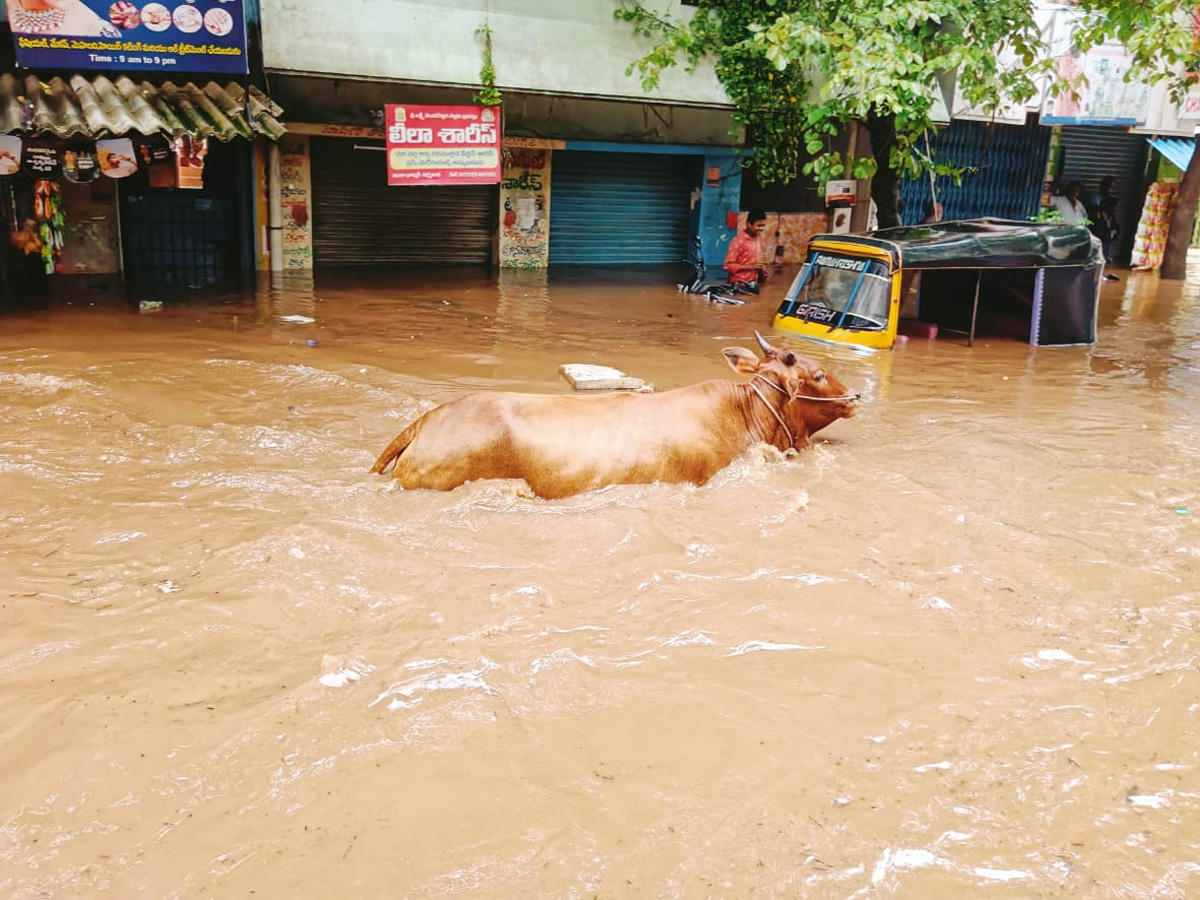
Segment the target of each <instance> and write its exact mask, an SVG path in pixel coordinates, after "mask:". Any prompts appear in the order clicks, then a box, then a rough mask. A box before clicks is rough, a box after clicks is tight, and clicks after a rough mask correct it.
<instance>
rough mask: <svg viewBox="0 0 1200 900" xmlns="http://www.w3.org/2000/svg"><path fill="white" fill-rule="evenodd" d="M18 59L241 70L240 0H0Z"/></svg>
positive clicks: (31, 63) (57, 64)
mask: <svg viewBox="0 0 1200 900" xmlns="http://www.w3.org/2000/svg"><path fill="white" fill-rule="evenodd" d="M5 2H6V4H7V9H8V21H9V25H11V26H12V33H13V43H15V44H16V48H17V65H19V66H24V67H25V68H30V69H34V68H42V69H77V70H88V69H121V70H125V71H143V72H144V71H179V72H228V73H237V74H245V73H246V72H248V71H249V67H248V65H247V61H246V15H245V10H244V8H243V3H244V0H167V2H166V3H165V4H164V3H157V2H156V3H143V2H142V0H132V2H131V0H116V2H113V0H69V2H65V3H64V2H55V3H53V4H47V3H45V2H41V0H38V2H33V0H5Z"/></svg>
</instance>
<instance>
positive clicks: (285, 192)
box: [279, 134, 313, 270]
mask: <svg viewBox="0 0 1200 900" xmlns="http://www.w3.org/2000/svg"><path fill="white" fill-rule="evenodd" d="M279 181H280V185H281V187H280V193H281V194H282V198H283V267H284V269H291V270H304V269H311V268H312V267H313V249H312V214H311V213H312V169H311V164H310V159H309V153H308V136H307V135H302V134H289V135H285V136H284V137H281V138H280V139H279Z"/></svg>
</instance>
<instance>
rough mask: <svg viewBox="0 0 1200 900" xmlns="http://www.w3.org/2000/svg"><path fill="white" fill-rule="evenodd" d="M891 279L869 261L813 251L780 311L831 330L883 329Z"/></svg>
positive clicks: (886, 316)
mask: <svg viewBox="0 0 1200 900" xmlns="http://www.w3.org/2000/svg"><path fill="white" fill-rule="evenodd" d="M890 303H891V278H890V277H889V275H888V270H887V266H885V265H884V264H883V263H881V262H879V261H877V260H873V259H863V258H861V257H853V256H841V255H839V254H834V253H827V252H825V251H821V250H814V251H813V252H812V253H811V254H809V257H808V262H807V263H805V265H804V268H803V269H801V270H800V273H799V274H798V275H797V276H796V280H795V281H793V282H792V286H791V287H790V288H789V289H788V293H787V297H786V298H785V301H784V307H783V309H781V312H784V313H785V314H786V315H791V316H795V317H797V318H799V319H803V320H806V321H809V322H820V323H821V324H825V325H829V326H830V327H831V328H853V329H857V330H859V331H876V330H879V331H881V330H883V329H885V328H887V324H888V311H889V306H890Z"/></svg>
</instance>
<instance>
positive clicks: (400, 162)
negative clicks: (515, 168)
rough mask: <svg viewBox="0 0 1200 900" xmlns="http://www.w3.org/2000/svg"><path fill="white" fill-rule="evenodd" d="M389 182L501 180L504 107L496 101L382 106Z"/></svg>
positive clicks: (473, 182)
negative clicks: (463, 104)
mask: <svg viewBox="0 0 1200 900" xmlns="http://www.w3.org/2000/svg"><path fill="white" fill-rule="evenodd" d="M384 113H385V115H386V119H385V123H386V124H385V127H386V129H387V170H388V184H393V185H394V184H499V183H500V168H501V167H500V110H499V109H498V108H497V107H494V106H409V105H407V104H405V105H401V104H398V103H389V104H387V105H386V107H385V108H384Z"/></svg>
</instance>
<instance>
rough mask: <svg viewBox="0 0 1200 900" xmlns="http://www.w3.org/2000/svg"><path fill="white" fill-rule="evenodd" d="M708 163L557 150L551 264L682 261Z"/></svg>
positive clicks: (694, 159) (553, 169)
mask: <svg viewBox="0 0 1200 900" xmlns="http://www.w3.org/2000/svg"><path fill="white" fill-rule="evenodd" d="M702 160H703V158H702V157H700V156H687V155H676V154H658V153H604V152H593V151H582V150H560V151H556V152H555V154H554V160H553V163H552V165H551V169H550V172H551V175H550V185H551V186H550V264H551V265H620V264H625V265H636V264H639V263H678V262H680V261H682V260H683V259H684V258H685V256H686V255H687V241H688V231H689V227H690V226H689V221H690V216H691V192H692V191H693V190H694V189H695V188H696V187H698V186H699V184H700V174H701V168H702Z"/></svg>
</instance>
